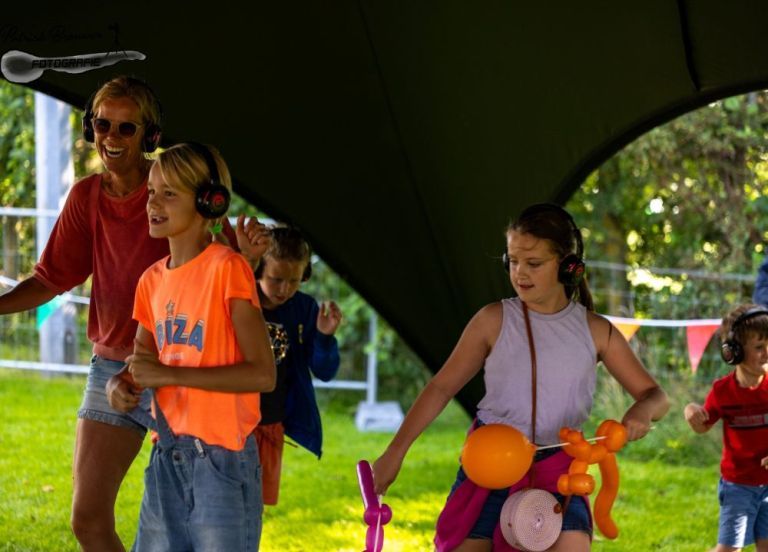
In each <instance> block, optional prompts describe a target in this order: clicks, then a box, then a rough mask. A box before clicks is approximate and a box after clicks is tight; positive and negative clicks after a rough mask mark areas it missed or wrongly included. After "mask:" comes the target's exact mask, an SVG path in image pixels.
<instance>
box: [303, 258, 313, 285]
mask: <svg viewBox="0 0 768 552" xmlns="http://www.w3.org/2000/svg"><path fill="white" fill-rule="evenodd" d="M311 277H312V258H311V256H310V259H309V261H307V266H305V267H304V272H303V273H302V275H301V281H302V282H306V281H307V280H309V279H310V278H311Z"/></svg>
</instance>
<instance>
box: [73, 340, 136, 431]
mask: <svg viewBox="0 0 768 552" xmlns="http://www.w3.org/2000/svg"><path fill="white" fill-rule="evenodd" d="M123 366H125V363H124V362H122V361H118V360H109V359H108V358H103V357H100V356H97V355H93V356H92V357H91V369H90V371H89V372H88V379H87V381H86V383H85V393H84V394H83V402H82V404H81V405H80V410H78V411H77V417H78V418H84V419H87V420H94V421H97V422H102V423H105V424H109V425H113V426H120V427H128V428H131V429H134V430H136V431H138V432H139V433H140V434H141V435H142V436H143V435H144V434H146V432H147V428H145V427H144V426H142V425H141V424H139V423H137V422H136V420H134V419H133V418H131V416H129V415H128V414H125V413H123V412H118V411H117V410H115V409H114V408H112V407H111V406H109V401H108V400H107V392H106V386H107V381H108V380H109V378H111V377H112V376H114V375H115V374H117V373H118V372H119V371H120V370H122V369H123ZM149 404H150V397H149V393H148V392H144V393H142V395H141V401H140V407H141V408H143V409H144V410H147V411H148V410H149Z"/></svg>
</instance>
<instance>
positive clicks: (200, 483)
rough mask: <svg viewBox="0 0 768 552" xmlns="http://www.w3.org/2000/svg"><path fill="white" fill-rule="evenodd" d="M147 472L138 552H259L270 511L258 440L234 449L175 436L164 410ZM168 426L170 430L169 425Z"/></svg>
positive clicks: (190, 437) (251, 440) (158, 411)
mask: <svg viewBox="0 0 768 552" xmlns="http://www.w3.org/2000/svg"><path fill="white" fill-rule="evenodd" d="M156 412H157V413H158V415H157V417H158V421H157V426H158V427H157V431H158V435H159V436H160V439H159V440H158V442H157V443H155V445H154V447H153V448H152V453H151V456H150V460H149V466H148V467H147V469H146V471H145V472H144V498H143V499H142V503H141V513H140V514H139V531H138V534H137V536H136V542H135V543H134V545H133V550H134V551H136V552H176V551H178V552H181V551H192V550H199V551H205V552H209V551H210V552H215V551H221V552H235V551H238V552H239V551H241V550H242V551H248V552H251V551H255V550H258V549H259V541H260V539H261V516H262V513H263V510H264V503H263V501H262V493H261V464H260V462H259V450H258V448H257V446H256V440H255V438H254V436H253V435H250V436H249V437H248V439H247V440H246V443H245V447H244V448H243V449H242V450H239V451H232V450H229V449H225V448H223V447H219V446H214V445H209V444H207V443H205V442H204V441H203V440H202V439H198V438H196V437H192V436H188V435H181V436H174V435H173V433H172V432H171V430H170V429H169V427H168V425H167V422H166V421H165V416H163V415H162V411H161V410H160V409H159V408H156ZM163 426H164V427H163Z"/></svg>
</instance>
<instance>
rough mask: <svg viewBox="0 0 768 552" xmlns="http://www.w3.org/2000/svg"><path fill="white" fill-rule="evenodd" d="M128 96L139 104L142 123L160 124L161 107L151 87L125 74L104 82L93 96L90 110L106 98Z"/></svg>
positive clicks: (97, 108) (148, 124)
mask: <svg viewBox="0 0 768 552" xmlns="http://www.w3.org/2000/svg"><path fill="white" fill-rule="evenodd" d="M116 98H129V99H131V100H133V101H134V102H135V103H136V105H138V106H139V115H140V116H141V122H142V124H144V125H147V126H150V125H156V126H157V127H159V126H160V119H161V118H162V107H161V106H160V102H159V101H158V99H157V96H155V93H154V92H153V91H152V89H151V88H150V87H149V85H147V83H145V82H144V81H142V80H140V79H136V78H133V77H128V76H125V75H122V76H119V77H115V78H114V79H112V80H111V81H109V82H107V83H106V84H104V85H103V86H102V87H101V88H99V90H98V91H97V92H96V94H95V95H94V96H93V104H92V106H91V111H92V112H93V113H96V112H97V111H98V110H99V106H100V105H101V104H102V103H103V102H104V100H107V99H116Z"/></svg>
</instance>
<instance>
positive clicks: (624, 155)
mask: <svg viewBox="0 0 768 552" xmlns="http://www.w3.org/2000/svg"><path fill="white" fill-rule="evenodd" d="M767 136H768V95H766V93H764V92H760V93H753V94H748V95H745V96H738V97H732V98H728V99H725V100H723V101H719V102H715V103H713V104H710V105H709V106H706V107H704V108H701V109H699V110H697V111H694V112H691V113H688V114H686V115H684V116H681V117H679V118H677V119H675V120H673V121H671V122H669V123H667V124H665V125H663V126H660V127H657V128H656V129H654V130H652V131H650V132H648V133H647V134H645V135H644V136H642V137H640V138H639V139H637V140H636V141H635V142H633V143H632V144H630V145H628V146H627V147H626V148H625V149H624V150H623V151H621V152H620V153H619V154H617V155H616V156H614V157H613V158H612V159H610V160H609V161H607V162H606V163H605V164H603V165H602V166H601V167H600V168H599V169H598V170H596V171H595V172H594V173H593V174H591V175H590V176H589V178H588V179H587V180H586V182H585V183H584V185H583V186H582V187H581V189H580V190H579V191H578V192H577V193H576V194H575V195H574V196H573V197H572V198H571V200H570V202H569V203H568V205H567V207H568V208H569V209H570V210H571V211H572V212H573V213H574V216H575V218H576V220H577V221H579V224H580V226H582V227H583V228H584V237H585V241H586V242H587V245H586V250H587V252H588V254H589V256H590V257H591V258H593V259H599V260H600V261H608V262H613V263H618V264H626V265H630V266H631V267H633V268H634V270H632V271H630V272H629V273H628V274H627V275H626V277H625V275H624V273H621V272H618V273H617V272H616V271H608V270H603V269H593V270H591V271H590V279H591V280H590V284H591V285H592V287H593V288H594V289H595V290H597V293H596V299H597V305H598V310H600V311H602V312H605V313H608V314H614V315H620V316H621V315H623V316H636V317H639V318H680V319H691V318H721V317H722V316H723V315H724V314H725V313H726V312H727V311H728V310H730V309H731V308H733V307H734V306H735V305H737V304H739V303H742V302H745V301H749V300H750V296H751V293H752V287H753V286H752V282H751V281H750V280H749V279H748V278H741V279H738V278H736V277H734V275H745V274H747V275H752V274H754V273H755V271H756V268H757V265H758V264H759V262H760V261H761V260H762V255H763V253H764V245H763V240H764V239H765V237H766V214H768V199H766V197H765V196H766V192H768V165H767V164H766V161H767V160H768V156H766V153H765V142H766V137H767ZM587 263H588V264H589V261H587ZM655 267H661V268H671V269H677V270H678V273H675V272H672V271H663V270H660V269H659V268H655ZM654 334H655V335H654ZM664 334H666V337H664ZM643 336H645V337H643ZM644 339H646V340H647V339H649V340H651V345H650V347H649V348H651V349H653V354H652V355H651V357H652V358H650V359H649V360H651V361H652V363H653V364H654V365H656V366H658V367H659V368H666V369H668V370H679V369H682V368H683V367H684V366H687V363H688V361H687V358H686V355H685V354H681V352H683V351H685V350H686V349H685V342H684V340H683V339H684V336H682V332H678V333H677V335H674V330H669V329H659V330H657V331H646V330H641V333H640V334H638V338H637V341H638V347H639V348H640V349H641V350H642V349H643V348H644V345H648V343H646V342H644ZM681 340H682V342H681ZM711 346H712V344H711ZM714 352H715V351H714V349H710V354H709V361H710V362H709V363H708V364H709V368H710V369H711V370H717V369H718V368H719V365H718V363H717V358H716V355H715V354H714ZM706 364H707V362H705V365H706ZM705 372H706V370H705Z"/></svg>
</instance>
